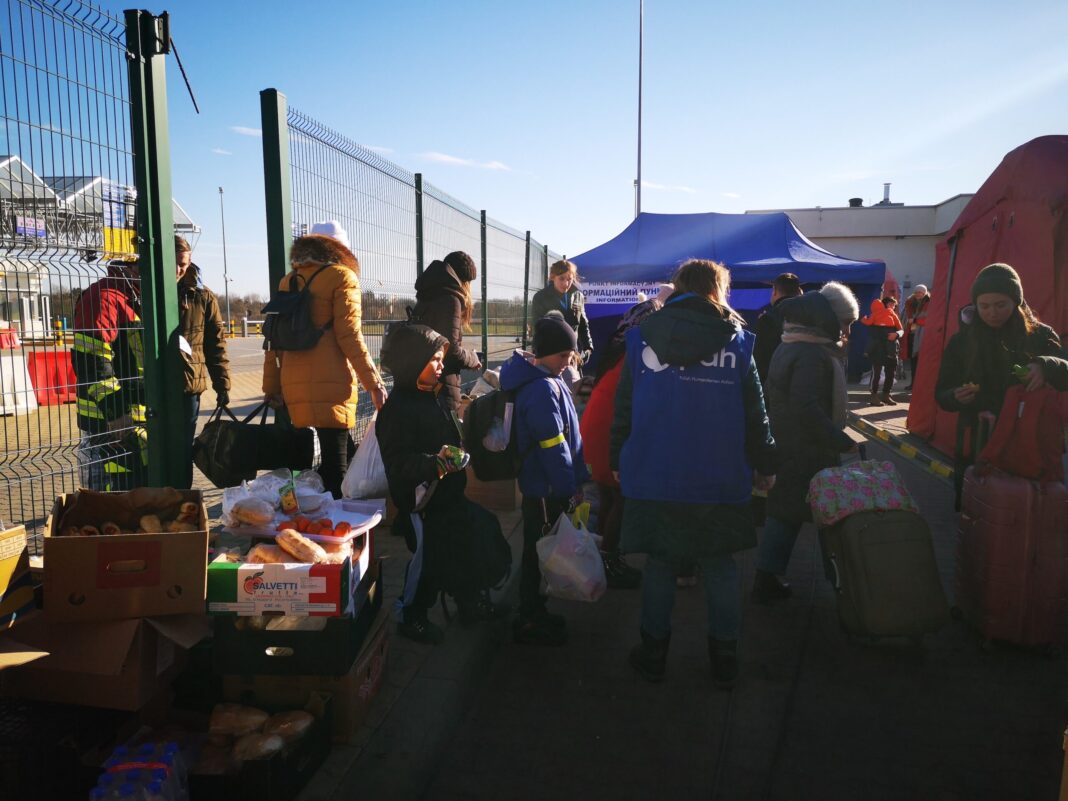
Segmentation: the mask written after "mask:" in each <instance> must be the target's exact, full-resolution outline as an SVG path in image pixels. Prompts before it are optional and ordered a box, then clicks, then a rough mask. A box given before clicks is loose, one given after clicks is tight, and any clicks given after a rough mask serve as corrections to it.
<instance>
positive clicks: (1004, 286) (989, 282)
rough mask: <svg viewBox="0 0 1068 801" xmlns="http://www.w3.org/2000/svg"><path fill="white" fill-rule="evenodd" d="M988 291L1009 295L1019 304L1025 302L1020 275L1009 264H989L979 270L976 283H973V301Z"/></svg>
mask: <svg viewBox="0 0 1068 801" xmlns="http://www.w3.org/2000/svg"><path fill="white" fill-rule="evenodd" d="M988 292H997V293H998V294H999V295H1008V296H1009V297H1010V298H1012V300H1013V302H1014V303H1015V304H1016V305H1017V306H1020V305H1021V304H1023V284H1022V283H1020V276H1019V274H1018V273H1017V272H1016V271H1015V270H1014V269H1012V267H1010V266H1009V265H1007V264H1001V263H995V264H988V265H987V266H986V267H984V268H983V269H982V270H980V271H979V275H977V276H976V277H975V283H974V284H972V302H973V303H974V302H975V301H976V300H978V298H979V296H980V295H985V294H986V293H988Z"/></svg>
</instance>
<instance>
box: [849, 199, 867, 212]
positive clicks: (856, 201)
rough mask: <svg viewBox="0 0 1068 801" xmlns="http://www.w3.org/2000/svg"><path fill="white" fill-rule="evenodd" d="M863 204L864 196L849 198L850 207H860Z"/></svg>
mask: <svg viewBox="0 0 1068 801" xmlns="http://www.w3.org/2000/svg"><path fill="white" fill-rule="evenodd" d="M863 205H864V198H862V197H851V198H849V208H851V209H859V208H860V207H861V206H863Z"/></svg>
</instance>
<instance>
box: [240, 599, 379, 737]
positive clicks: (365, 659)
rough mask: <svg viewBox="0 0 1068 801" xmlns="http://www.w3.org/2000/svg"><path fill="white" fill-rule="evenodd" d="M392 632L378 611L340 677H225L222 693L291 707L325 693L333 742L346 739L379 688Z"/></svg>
mask: <svg viewBox="0 0 1068 801" xmlns="http://www.w3.org/2000/svg"><path fill="white" fill-rule="evenodd" d="M392 631H393V621H392V616H391V615H390V614H389V612H388V611H380V612H379V613H378V615H377V616H376V619H375V621H374V623H373V624H372V626H371V631H370V632H369V633H368V635H367V638H366V639H365V640H364V646H363V649H362V650H361V651H360V655H359V656H358V657H357V658H356V662H355V663H354V664H353V666H352V669H351V670H350V671H349V672H348V673H346V674H345V675H344V676H225V677H223V696H224V697H225V698H227V699H228V700H231V701H240V702H243V703H248V702H249V699H251V698H258V699H260V700H261V701H262V702H263V703H270V704H278V705H281V706H291V707H292V706H299V705H300V704H302V703H303V701H304V699H306V698H308V696H309V695H310V694H312V693H315V692H323V693H329V694H330V695H331V696H333V699H334V741H335V742H348V741H349V740H351V739H352V736H353V735H354V734H355V733H356V730H357V729H359V728H360V726H361V725H363V722H364V720H366V718H367V712H368V710H369V709H370V707H371V702H372V701H373V700H374V698H375V696H377V695H378V692H379V690H380V689H381V687H382V678H383V676H384V675H385V670H386V660H387V659H388V657H389V639H390V635H391V633H392Z"/></svg>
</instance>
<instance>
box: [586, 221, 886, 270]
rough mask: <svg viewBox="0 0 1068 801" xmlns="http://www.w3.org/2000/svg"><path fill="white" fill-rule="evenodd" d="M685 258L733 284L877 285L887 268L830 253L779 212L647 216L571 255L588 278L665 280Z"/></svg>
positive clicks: (878, 264) (883, 265) (872, 262)
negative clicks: (792, 279)
mask: <svg viewBox="0 0 1068 801" xmlns="http://www.w3.org/2000/svg"><path fill="white" fill-rule="evenodd" d="M687 259H711V260H713V261H718V262H720V263H722V264H725V265H726V266H727V267H728V268H730V270H731V274H732V279H733V283H734V284H743V285H744V284H770V283H771V282H772V281H774V280H775V278H776V276H778V275H779V274H780V273H784V272H792V273H796V274H797V276H798V277H799V278H800V279H801V283H803V284H815V283H820V284H822V283H825V282H826V281H842V282H843V283H847V284H875V285H880V284H882V282H883V274H884V273H885V271H886V265H885V264H884V263H883V262H878V261H857V260H854V259H846V258H842V257H840V256H835V255H834V254H833V253H830V252H829V251H826V250H824V249H823V248H821V247H819V246H818V245H816V244H814V243H813V242H810V241H809V240H808V239H807V238H805V236H804V234H802V233H801V232H800V231H799V230H797V227H796V226H795V225H794V224H793V221H792V220H791V219H790V218H789V217H788V216H787V215H786V214H785V213H784V212H777V213H774V214H717V213H715V212H709V213H705V214H650V213H646V212H643V213H642V214H639V215H638V217H637V218H636V219H635V220H634V221H633V222H632V223H631V224H630V225H628V226H627V227H626V229H624V230H623V232H622V233H620V234H619V235H618V236H617V237H615V238H614V239H611V240H609V241H608V242H605V243H604V244H603V245H600V246H598V247H595V248H594V249H593V250H589V251H586V252H585V253H583V254H582V255H581V256H576V257H575V258H573V259H572V261H573V262H575V264H577V265H578V267H579V270H580V272H581V274H582V277H583V279H584V280H585V281H587V282H644V281H666V280H668V278H669V277H670V275H671V273H672V272H674V270H675V268H676V267H678V266H679V265H680V264H681V263H682V262H684V261H686V260H687Z"/></svg>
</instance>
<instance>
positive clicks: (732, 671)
mask: <svg viewBox="0 0 1068 801" xmlns="http://www.w3.org/2000/svg"><path fill="white" fill-rule="evenodd" d="M708 658H709V659H710V660H711V661H712V683H713V684H715V685H716V686H717V687H719V688H720V689H721V690H729V689H731V688H732V687H733V686H734V682H735V681H736V680H737V678H738V641H737V640H717V639H715V638H713V637H709V638H708Z"/></svg>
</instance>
